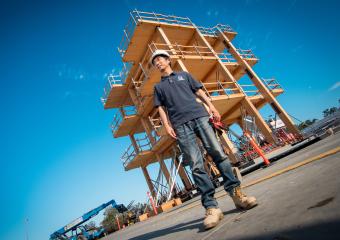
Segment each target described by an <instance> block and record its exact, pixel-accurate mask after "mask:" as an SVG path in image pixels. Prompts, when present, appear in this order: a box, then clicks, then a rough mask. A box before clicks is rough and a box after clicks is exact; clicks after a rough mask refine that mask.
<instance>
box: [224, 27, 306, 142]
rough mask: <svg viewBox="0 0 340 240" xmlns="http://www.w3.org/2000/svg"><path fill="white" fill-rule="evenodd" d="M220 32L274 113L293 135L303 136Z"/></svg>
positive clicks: (226, 44) (230, 50)
mask: <svg viewBox="0 0 340 240" xmlns="http://www.w3.org/2000/svg"><path fill="white" fill-rule="evenodd" d="M219 32H220V37H221V39H222V41H223V44H224V45H225V47H226V48H227V49H228V51H229V52H230V53H231V55H232V56H233V57H234V58H235V59H236V60H237V62H238V63H239V64H240V65H241V66H243V68H244V70H245V72H246V73H247V75H248V76H249V78H250V79H251V81H252V82H253V83H254V85H255V86H256V87H257V88H258V89H259V91H260V92H261V94H262V95H263V96H264V98H265V99H266V100H267V101H268V102H269V104H270V105H271V106H272V108H273V109H274V111H275V112H276V113H277V114H278V115H279V117H280V119H281V120H282V121H283V122H284V123H285V125H286V127H287V128H288V130H289V131H290V132H291V133H293V134H296V135H297V136H301V133H300V131H299V130H298V129H297V127H296V126H295V125H294V122H293V121H292V120H291V119H290V117H289V115H288V114H287V113H286V111H285V110H284V109H283V108H282V107H281V105H280V104H279V102H278V101H277V100H276V98H275V96H274V95H273V94H272V93H271V92H270V90H269V89H268V88H267V87H266V86H265V85H264V83H263V82H262V81H261V79H260V78H259V77H258V76H257V74H256V73H255V71H254V70H253V69H252V67H251V66H250V65H249V64H248V63H247V61H246V60H245V59H243V58H242V57H241V54H240V53H239V52H238V51H237V49H236V48H235V47H234V45H233V44H232V43H231V41H230V40H229V39H228V37H227V36H226V35H225V34H224V33H223V32H222V31H221V30H220V29H219Z"/></svg>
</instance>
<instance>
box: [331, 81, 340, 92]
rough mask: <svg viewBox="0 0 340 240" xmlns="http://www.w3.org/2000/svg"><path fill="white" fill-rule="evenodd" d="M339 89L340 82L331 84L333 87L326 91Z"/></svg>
mask: <svg viewBox="0 0 340 240" xmlns="http://www.w3.org/2000/svg"><path fill="white" fill-rule="evenodd" d="M339 87H340V82H336V83H334V84H333V86H331V87H330V88H329V89H328V91H333V90H335V89H337V88H339Z"/></svg>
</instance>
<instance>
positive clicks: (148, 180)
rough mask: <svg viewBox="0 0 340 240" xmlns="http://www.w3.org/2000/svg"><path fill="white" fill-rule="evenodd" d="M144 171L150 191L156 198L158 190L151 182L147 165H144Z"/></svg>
mask: <svg viewBox="0 0 340 240" xmlns="http://www.w3.org/2000/svg"><path fill="white" fill-rule="evenodd" d="M142 171H143V175H144V177H145V180H146V183H147V185H148V187H149V190H150V193H151V195H152V197H153V198H154V199H155V198H156V191H155V189H154V187H153V184H152V182H151V178H150V175H149V172H148V170H147V168H146V166H145V167H142Z"/></svg>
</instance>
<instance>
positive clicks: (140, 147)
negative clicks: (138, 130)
mask: <svg viewBox="0 0 340 240" xmlns="http://www.w3.org/2000/svg"><path fill="white" fill-rule="evenodd" d="M135 140H136V147H137V149H135V147H134V145H133V144H131V145H130V146H129V147H128V148H127V149H126V150H125V152H124V154H123V155H122V157H121V160H122V162H123V166H124V167H126V166H127V165H128V164H129V163H130V162H131V161H133V159H134V158H135V157H136V156H137V155H138V153H140V152H143V151H148V150H150V149H151V148H152V146H151V143H150V141H149V138H148V136H147V135H146V134H145V133H144V136H142V137H140V138H135Z"/></svg>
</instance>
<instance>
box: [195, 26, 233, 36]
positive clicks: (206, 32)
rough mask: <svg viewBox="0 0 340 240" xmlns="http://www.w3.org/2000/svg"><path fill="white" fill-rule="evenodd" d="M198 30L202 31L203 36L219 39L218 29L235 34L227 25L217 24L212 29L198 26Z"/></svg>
mask: <svg viewBox="0 0 340 240" xmlns="http://www.w3.org/2000/svg"><path fill="white" fill-rule="evenodd" d="M197 28H198V30H200V32H201V33H202V34H203V35H208V36H213V37H217V36H218V34H219V31H218V29H221V31H222V32H235V31H234V30H233V29H232V28H231V27H230V26H229V25H225V24H217V25H216V26H214V27H211V28H206V27H201V26H197Z"/></svg>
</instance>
